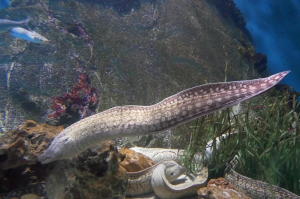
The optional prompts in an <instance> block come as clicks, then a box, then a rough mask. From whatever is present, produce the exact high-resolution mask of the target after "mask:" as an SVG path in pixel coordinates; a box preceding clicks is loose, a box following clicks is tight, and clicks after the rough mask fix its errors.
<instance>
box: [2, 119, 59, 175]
mask: <svg viewBox="0 0 300 199" xmlns="http://www.w3.org/2000/svg"><path fill="white" fill-rule="evenodd" d="M63 129H64V128H63V127H62V126H59V127H56V126H51V125H47V124H37V123H36V122H35V121H33V120H27V121H26V122H25V124H24V125H22V126H21V127H20V128H19V129H15V130H12V131H9V132H7V133H5V134H4V135H2V136H1V139H0V159H1V162H0V163H1V167H0V170H6V169H10V168H16V167H19V166H23V165H26V164H29V163H33V162H36V160H37V156H39V155H40V154H42V152H43V151H44V150H46V149H47V148H48V146H49V145H50V143H51V141H52V140H53V139H54V137H55V136H56V135H57V134H59V133H60V132H61V131H62V130H63Z"/></svg>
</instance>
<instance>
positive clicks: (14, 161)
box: [0, 120, 127, 199]
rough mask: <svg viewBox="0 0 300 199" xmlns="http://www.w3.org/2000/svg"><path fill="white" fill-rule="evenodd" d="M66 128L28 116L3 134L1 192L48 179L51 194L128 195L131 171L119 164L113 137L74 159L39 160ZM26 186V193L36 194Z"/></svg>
mask: <svg viewBox="0 0 300 199" xmlns="http://www.w3.org/2000/svg"><path fill="white" fill-rule="evenodd" d="M62 130H63V127H56V126H51V125H47V124H38V123H37V122H35V121H32V120H28V121H26V122H25V124H24V125H22V126H20V127H19V128H18V129H15V130H12V131H9V132H7V133H5V134H4V135H2V136H1V137H0V190H1V192H3V193H0V196H1V195H4V196H8V194H11V193H13V192H14V191H17V190H19V189H23V188H26V187H27V186H28V185H30V184H32V183H39V182H45V189H46V192H47V197H48V198H62V199H64V198H66V199H67V198H74V199H75V198H78V199H79V198H96V197H97V198H99V199H101V198H103V199H104V198H113V197H119V198H124V196H125V192H126V188H127V172H126V170H125V169H124V168H122V167H119V157H118V151H117V150H116V147H114V146H113V144H114V142H113V141H111V140H107V141H104V142H102V143H99V144H97V145H96V146H94V147H92V148H90V149H88V150H86V151H84V152H83V153H81V154H79V155H78V156H77V157H74V158H71V159H65V160H59V161H54V162H51V163H49V164H46V165H42V164H40V163H39V162H37V157H38V156H39V155H40V154H42V153H43V152H44V151H45V150H46V149H47V148H48V147H49V145H50V143H51V141H52V140H53V139H54V138H55V136H56V135H57V134H59V133H60V132H61V131H62ZM24 190H25V192H26V193H24V194H32V193H31V191H29V192H28V191H27V189H24ZM20 196H21V195H19V196H18V197H20ZM41 196H42V195H41ZM43 196H46V195H45V193H44V194H43ZM24 197H25V196H24ZM29 197H31V196H30V195H29Z"/></svg>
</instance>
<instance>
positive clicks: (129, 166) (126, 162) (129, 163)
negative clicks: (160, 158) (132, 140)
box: [119, 148, 155, 172]
mask: <svg viewBox="0 0 300 199" xmlns="http://www.w3.org/2000/svg"><path fill="white" fill-rule="evenodd" d="M119 161H120V166H121V167H123V168H125V169H126V171H128V172H137V171H142V170H144V169H147V168H149V167H151V166H153V165H154V164H155V163H154V162H153V161H152V160H151V159H150V158H148V157H147V156H144V155H143V154H141V153H137V152H135V151H133V150H131V149H128V148H122V149H120V150H119Z"/></svg>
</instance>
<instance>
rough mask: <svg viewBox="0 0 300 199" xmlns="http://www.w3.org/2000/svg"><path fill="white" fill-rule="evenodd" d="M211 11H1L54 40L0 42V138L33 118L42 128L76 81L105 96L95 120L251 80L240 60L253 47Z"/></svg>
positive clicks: (195, 5)
mask: <svg viewBox="0 0 300 199" xmlns="http://www.w3.org/2000/svg"><path fill="white" fill-rule="evenodd" d="M214 2H218V1H216V0H214V1H212V0H211V1H210V0H191V1H182V0H166V1H152V0H151V1H150V0H146V1H141V0H134V1H133V0H125V1H119V0H114V1H106V0H99V1H96V0H86V1H84V0H81V1H78V0H62V1H61V0H59V1H58V0H53V1H46V0H39V1H32V0H25V1H16V3H14V7H12V8H9V9H3V10H1V11H0V18H6V19H11V20H21V19H24V18H27V17H30V19H31V22H30V27H31V29H33V30H35V31H37V32H38V33H40V34H42V35H43V36H45V37H46V38H48V39H50V40H51V43H50V44H49V45H41V44H36V43H30V42H27V41H24V40H20V39H16V38H14V37H12V36H10V34H9V33H3V34H1V45H0V52H1V54H0V60H1V61H0V91H1V92H0V116H1V122H0V129H1V131H2V132H6V131H7V130H10V129H12V128H14V127H15V126H16V125H19V124H21V123H22V122H23V121H25V120H26V119H29V118H30V119H34V120H36V121H38V122H43V121H44V120H45V119H46V118H47V116H48V115H49V114H50V107H51V97H53V96H61V95H63V94H65V93H66V91H67V90H68V89H70V88H72V86H74V84H75V83H76V80H77V77H78V74H80V73H82V72H85V73H86V74H88V75H89V76H90V79H91V82H92V86H93V87H96V88H98V89H99V90H100V92H101V93H102V95H101V102H100V108H99V111H102V110H105V109H107V108H110V107H112V106H116V105H126V104H139V105H150V104H154V103H156V102H158V101H160V100H162V99H164V98H165V97H168V96H170V95H172V94H174V93H176V92H178V91H181V90H183V89H186V88H189V87H192V86H196V85H199V84H204V83H207V82H219V81H224V80H225V78H226V80H227V81H230V80H240V79H250V78H253V77H255V76H256V73H255V71H254V69H253V65H252V64H251V63H249V62H248V61H246V60H245V59H244V57H243V55H242V54H240V52H239V50H238V47H239V46H242V44H243V45H244V44H246V43H247V44H248V45H249V46H250V45H251V44H250V43H249V42H248V38H247V37H246V36H245V34H243V32H242V31H241V30H240V29H238V28H237V27H236V25H235V23H234V21H233V20H232V19H231V17H227V18H226V19H224V18H223V15H222V14H221V13H220V12H219V10H218V9H217V8H216V6H215V4H214ZM226 66H227V67H226ZM225 71H226V72H225ZM172 147H175V146H172Z"/></svg>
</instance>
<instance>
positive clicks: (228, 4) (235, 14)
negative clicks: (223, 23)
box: [217, 0, 247, 29]
mask: <svg viewBox="0 0 300 199" xmlns="http://www.w3.org/2000/svg"><path fill="white" fill-rule="evenodd" d="M217 8H218V9H219V10H220V12H221V13H222V15H223V16H224V17H225V18H227V17H231V18H232V20H233V21H234V23H235V25H236V26H237V27H238V28H241V29H244V28H245V27H246V24H247V22H246V21H245V18H244V17H243V15H242V13H241V11H240V10H239V9H238V7H237V6H236V4H235V3H234V1H233V0H224V1H218V3H217Z"/></svg>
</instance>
